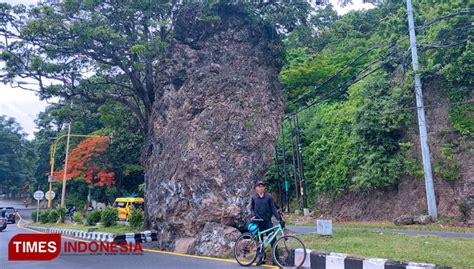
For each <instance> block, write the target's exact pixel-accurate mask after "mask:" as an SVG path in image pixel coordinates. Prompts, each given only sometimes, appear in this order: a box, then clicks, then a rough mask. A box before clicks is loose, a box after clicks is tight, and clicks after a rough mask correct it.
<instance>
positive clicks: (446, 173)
mask: <svg viewBox="0 0 474 269" xmlns="http://www.w3.org/2000/svg"><path fill="white" fill-rule="evenodd" d="M454 147H455V146H454V145H453V144H450V143H445V144H443V145H441V156H442V160H440V161H438V162H436V163H435V166H434V170H435V173H436V174H438V175H439V176H440V177H441V178H442V179H443V180H445V181H456V180H459V179H461V178H462V175H461V164H460V163H459V162H457V161H456V159H455V156H454V152H453V151H454Z"/></svg>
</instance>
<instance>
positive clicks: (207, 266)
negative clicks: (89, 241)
mask: <svg viewBox="0 0 474 269" xmlns="http://www.w3.org/2000/svg"><path fill="white" fill-rule="evenodd" d="M2 206H15V207H16V208H18V210H19V212H20V214H21V215H22V216H24V217H25V218H29V216H30V214H31V210H32V209H31V208H28V209H27V210H25V209H24V205H22V204H18V203H14V202H11V201H5V200H0V207H2ZM18 233H33V231H29V230H25V228H22V227H21V226H19V225H15V224H9V225H8V227H7V229H6V230H4V231H3V232H0V268H1V269H3V268H19V269H20V268H22V269H23V268H24V269H43V268H45V269H66V268H67V269H76V268H77V269H95V268H110V269H121V268H124V269H140V268H147V269H148V268H157V269H158V268H166V269H184V268H192V269H221V268H222V269H227V268H231V269H237V268H238V269H242V267H240V266H239V265H238V264H237V263H236V262H235V261H233V260H230V259H213V258H208V257H198V256H190V255H186V256H182V255H178V254H172V253H162V252H156V250H153V249H146V248H144V252H143V254H142V255H134V256H104V255H102V256H97V255H88V254H86V255H78V254H66V253H63V252H61V254H60V255H59V256H58V257H57V258H56V259H54V260H52V261H10V262H9V261H7V258H8V252H7V249H8V242H9V240H10V238H11V237H13V236H14V235H15V234H18ZM62 240H69V239H65V238H62ZM252 268H276V267H274V266H265V267H252Z"/></svg>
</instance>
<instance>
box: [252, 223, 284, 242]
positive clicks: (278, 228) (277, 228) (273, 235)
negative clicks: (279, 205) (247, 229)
mask: <svg viewBox="0 0 474 269" xmlns="http://www.w3.org/2000/svg"><path fill="white" fill-rule="evenodd" d="M270 231H273V232H272V233H271V234H270V235H268V236H267V237H266V238H265V240H263V241H262V237H263V236H264V235H265V234H266V233H267V232H270ZM279 233H281V234H282V235H284V232H283V228H282V227H281V224H280V223H278V225H276V226H273V227H272V228H269V229H267V230H264V231H259V232H258V233H257V235H256V237H257V238H258V241H259V242H263V247H264V248H266V247H267V246H268V245H269V244H270V243H271V242H272V241H273V239H275V238H276V237H277V235H278V234H279Z"/></svg>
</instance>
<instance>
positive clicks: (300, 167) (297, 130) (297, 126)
mask: <svg viewBox="0 0 474 269" xmlns="http://www.w3.org/2000/svg"><path fill="white" fill-rule="evenodd" d="M294 120H295V139H296V149H297V152H296V153H297V155H296V156H297V163H298V174H299V175H300V178H299V179H300V192H301V197H302V198H303V199H302V200H303V211H304V212H305V213H306V211H307V210H308V201H307V197H306V181H305V178H304V166H303V156H302V153H301V139H300V123H299V121H298V114H296V115H295V117H294ZM305 215H306V214H305Z"/></svg>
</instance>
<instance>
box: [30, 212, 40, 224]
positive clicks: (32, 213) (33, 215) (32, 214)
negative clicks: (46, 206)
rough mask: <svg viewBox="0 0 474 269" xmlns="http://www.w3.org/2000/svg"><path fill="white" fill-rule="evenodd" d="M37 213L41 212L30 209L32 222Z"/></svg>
mask: <svg viewBox="0 0 474 269" xmlns="http://www.w3.org/2000/svg"><path fill="white" fill-rule="evenodd" d="M38 214H41V212H39V213H38V212H36V210H33V211H31V220H32V221H33V222H36V217H37V216H38ZM38 217H39V216H38ZM38 220H39V219H38Z"/></svg>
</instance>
